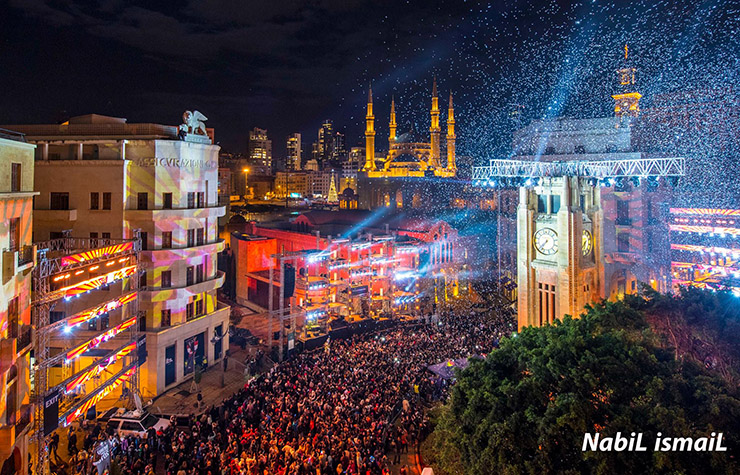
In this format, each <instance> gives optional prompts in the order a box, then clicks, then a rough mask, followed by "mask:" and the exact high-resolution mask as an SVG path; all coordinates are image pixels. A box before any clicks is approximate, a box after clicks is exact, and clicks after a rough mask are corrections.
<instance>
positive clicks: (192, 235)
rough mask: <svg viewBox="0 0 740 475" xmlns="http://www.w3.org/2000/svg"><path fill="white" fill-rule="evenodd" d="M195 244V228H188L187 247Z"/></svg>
mask: <svg viewBox="0 0 740 475" xmlns="http://www.w3.org/2000/svg"><path fill="white" fill-rule="evenodd" d="M193 246H195V229H188V247H193Z"/></svg>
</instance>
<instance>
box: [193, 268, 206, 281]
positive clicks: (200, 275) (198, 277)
mask: <svg viewBox="0 0 740 475" xmlns="http://www.w3.org/2000/svg"><path fill="white" fill-rule="evenodd" d="M205 268H206V266H205V265H204V264H198V267H196V269H195V278H196V281H197V282H203V275H204V274H205V272H204V271H205Z"/></svg>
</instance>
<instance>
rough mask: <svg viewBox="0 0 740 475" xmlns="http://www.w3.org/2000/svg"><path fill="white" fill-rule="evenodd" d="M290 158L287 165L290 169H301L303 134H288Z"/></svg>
mask: <svg viewBox="0 0 740 475" xmlns="http://www.w3.org/2000/svg"><path fill="white" fill-rule="evenodd" d="M287 146H288V159H287V160H286V163H285V167H286V168H287V169H288V170H300V169H301V134H299V133H295V134H290V135H289V136H288V143H287Z"/></svg>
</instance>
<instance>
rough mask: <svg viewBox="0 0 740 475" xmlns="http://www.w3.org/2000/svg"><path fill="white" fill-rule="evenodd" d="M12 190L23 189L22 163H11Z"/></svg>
mask: <svg viewBox="0 0 740 475" xmlns="http://www.w3.org/2000/svg"><path fill="white" fill-rule="evenodd" d="M10 191H21V164H20V163H11V164H10Z"/></svg>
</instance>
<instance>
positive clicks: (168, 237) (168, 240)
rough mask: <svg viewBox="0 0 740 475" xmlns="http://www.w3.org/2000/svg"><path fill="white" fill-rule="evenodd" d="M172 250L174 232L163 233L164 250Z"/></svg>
mask: <svg viewBox="0 0 740 475" xmlns="http://www.w3.org/2000/svg"><path fill="white" fill-rule="evenodd" d="M171 248H172V231H164V232H162V249H171Z"/></svg>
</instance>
